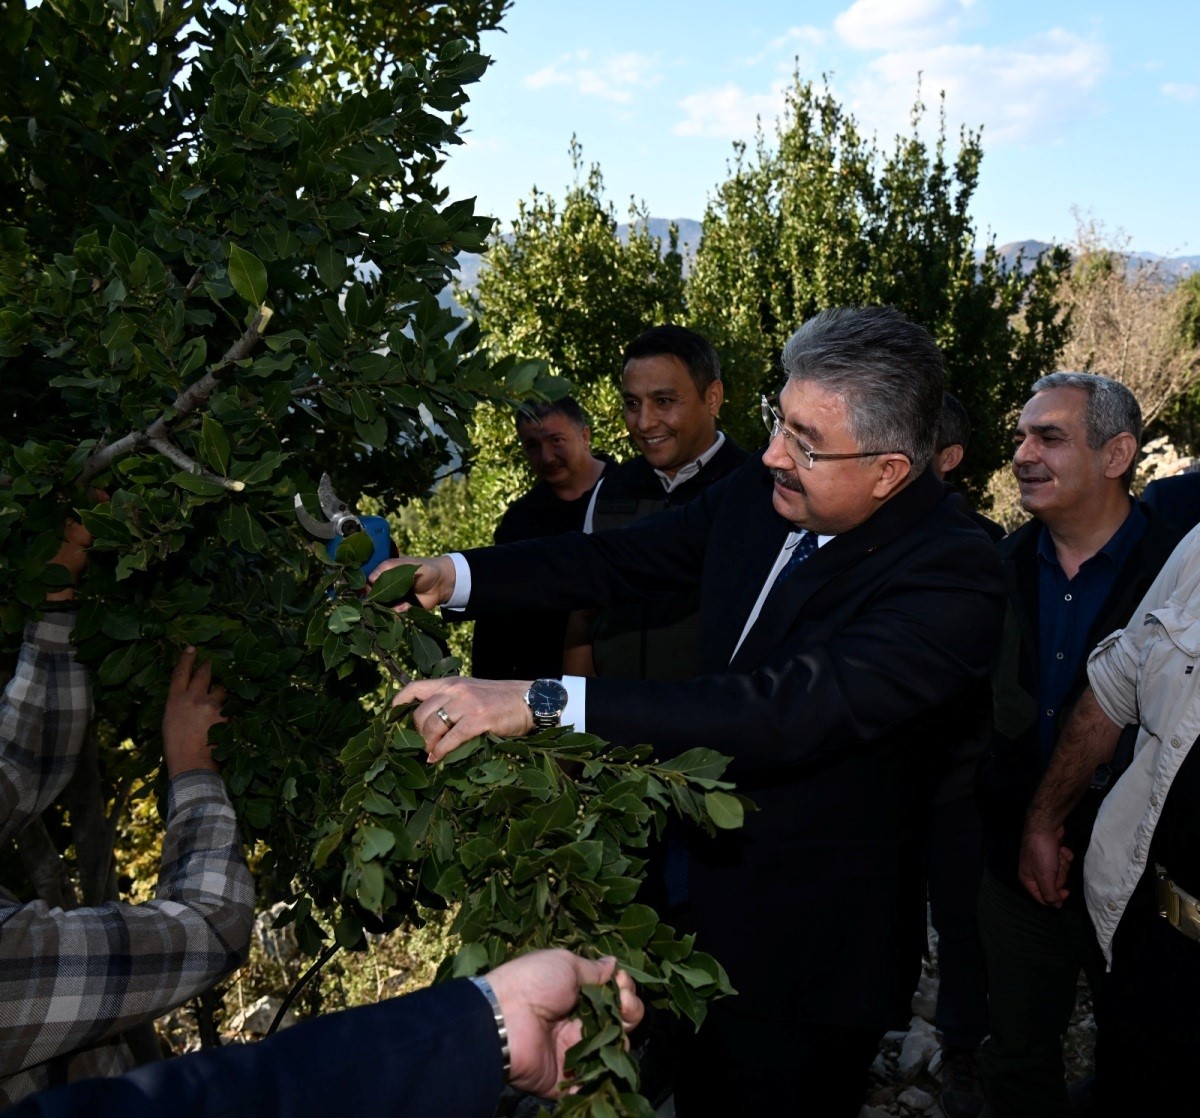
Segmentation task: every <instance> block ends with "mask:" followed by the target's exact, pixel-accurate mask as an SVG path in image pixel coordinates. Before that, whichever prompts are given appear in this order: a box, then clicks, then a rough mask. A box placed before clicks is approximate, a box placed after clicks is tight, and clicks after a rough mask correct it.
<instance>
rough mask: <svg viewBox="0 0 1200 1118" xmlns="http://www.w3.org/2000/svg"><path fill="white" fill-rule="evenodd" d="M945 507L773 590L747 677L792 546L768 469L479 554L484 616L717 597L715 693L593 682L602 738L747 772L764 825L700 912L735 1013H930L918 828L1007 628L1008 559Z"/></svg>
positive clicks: (715, 848)
mask: <svg viewBox="0 0 1200 1118" xmlns="http://www.w3.org/2000/svg"><path fill="white" fill-rule="evenodd" d="M946 493H947V490H946V487H945V486H943V485H942V483H941V482H939V481H937V480H936V479H935V478H934V477H933V476H932V475H931V474H926V475H924V476H922V477H920V478H918V479H917V480H916V481H914V482H912V483H911V484H910V485H909V486H908V487H906V488H905V489H903V490H902V491H901V492H900V493H899V494H897V495H896V496H895V497H893V498H892V499H891V500H890V501H888V502H887V503H886V504H884V505H883V506H882V507H881V508H880V509H879V510H878V511H877V512H876V513H875V514H874V515H873V516H872V517H871V518H870V519H869V520H868V521H867V522H866V523H864V524H862V525H860V526H859V527H857V528H855V529H853V530H852V531H849V532H845V533H843V534H842V535H840V536H838V537H837V538H836V539H834V540H832V541H831V542H830V543H829V544H827V545H826V546H825V547H824V548H822V549H821V550H820V551H818V552H817V553H816V554H815V555H814V556H813V557H812V558H811V559H810V560H808V562H807V563H805V564H804V565H803V566H801V567H800V568H798V569H797V570H796V572H795V573H794V574H793V575H791V576H790V577H789V578H788V579H787V580H786V581H785V582H783V583H782V584H779V585H776V586H775V587H774V588H773V589H772V590H771V592H770V594H769V595H768V597H767V600H766V602H765V604H764V608H763V610H762V613H761V616H760V617H759V619H758V621H757V623H756V624H755V625H754V627H753V629H752V630H751V631H750V633H749V634H748V636H747V638H746V640H745V642H744V643H743V644H742V646H741V648H740V649H739V650H738V652H737V654H736V656H734V655H733V650H734V646H735V644H736V643H737V640H738V637H739V635H740V633H741V631H742V628H743V625H744V623H745V621H746V619H747V617H748V616H749V613H750V610H751V608H752V606H753V604H754V602H755V600H756V598H757V597H758V594H759V591H760V590H761V588H762V586H763V583H764V582H765V580H766V577H767V574H768V572H769V571H770V568H771V566H772V564H773V563H774V560H775V558H776V556H777V554H778V552H779V549H780V547H781V546H782V544H783V542H784V540H785V538H786V537H787V534H788V532H789V531H790V529H791V525H790V524H789V523H788V522H787V521H785V520H784V519H783V518H782V517H780V516H779V515H778V514H777V513H776V512H775V511H774V509H773V507H772V504H771V494H772V481H771V476H770V473H769V472H768V471H767V470H766V469H765V467H764V466H763V465H762V463H761V461H760V460H758V459H757V458H756V459H754V460H752V461H750V462H748V463H747V464H746V465H745V466H744V467H743V468H742V469H740V470H739V471H737V472H736V473H734V474H732V475H730V476H729V477H727V478H725V479H724V480H722V481H720V482H717V483H716V484H715V485H713V486H711V487H710V488H709V489H707V490H706V491H705V493H704V494H703V495H701V496H700V497H698V498H697V499H696V500H695V501H692V502H691V503H689V504H687V505H685V506H683V507H682V508H678V509H668V510H666V511H664V512H661V513H656V514H655V515H654V516H651V517H647V518H646V519H644V520H641V521H639V522H638V523H636V524H633V525H631V526H629V527H628V528H623V529H619V530H617V531H615V532H606V533H601V534H598V535H594V536H583V535H577V534H572V535H568V536H562V537H559V538H558V539H556V540H546V541H536V542H532V543H527V544H518V545H514V546H512V547H509V548H490V549H483V550H480V551H472V552H468V553H467V560H468V562H469V563H470V566H471V570H472V587H473V588H472V596H471V608H472V610H487V609H493V608H499V607H502V606H503V607H509V608H511V607H513V606H520V605H524V604H526V603H531V602H534V601H538V600H545V601H546V604H547V605H549V606H552V607H557V606H560V605H563V606H572V607H586V606H603V605H607V604H608V603H609V602H612V601H634V600H641V599H643V598H654V597H656V596H658V595H662V594H666V593H673V592H675V591H676V590H678V587H679V583H680V580H681V578H686V577H689V576H690V577H692V578H693V579H694V580H696V581H698V583H699V586H700V598H701V605H700V611H701V626H702V631H701V648H700V661H701V672H702V673H704V674H702V675H700V676H699V677H697V678H695V679H693V680H688V681H680V682H657V681H640V680H615V679H596V680H589V681H588V685H587V696H588V697H587V729H588V731H589V732H592V733H595V734H598V735H600V736H601V737H603V738H606V739H608V740H610V741H613V742H617V743H620V744H632V743H636V742H650V743H652V744H653V745H654V746H655V748H656V752H657V753H658V755H659V756H671V755H675V754H679V753H682V752H684V751H685V750H687V749H690V748H692V747H693V746H707V747H709V748H712V749H717V750H720V751H722V752H724V753H727V754H732V755H733V756H734V758H735V762H734V765H733V766H732V767H731V770H730V773H731V775H732V776H734V777H735V779H736V780H737V781H738V783H739V786H740V787H741V788H742V789H744V790H745V791H746V792H747V793H748V794H749V795H750V796H752V797H753V798H754V800H755V801H756V803H757V804H758V806H759V808H760V809H761V810H759V811H758V812H755V813H753V814H751V815H750V816H749V817H748V819H747V823H746V826H745V828H744V829H743V830H741V831H739V832H735V833H727V834H722V835H721V836H719V837H718V838H717V839H715V840H711V841H705V842H703V843H697V844H693V849H692V850H691V862H690V900H691V908H692V920H693V922H694V926H695V929H696V930H697V931H698V932H699V935H700V938H699V939H698V941H697V946H698V947H700V948H702V949H704V950H707V951H711V952H712V953H713V954H715V955H716V956H717V958H719V959H720V960H721V962H722V963H724V964H725V966H726V967H727V969H728V970H729V974H730V978H731V980H732V982H733V984H734V986H735V987H737V989H738V990H739V994H740V996H739V997H738V999H737V1002H736V1005H735V1008H736V1009H739V1010H741V1011H744V1012H747V1013H755V1014H759V1015H762V1016H767V1017H771V1018H775V1019H780V1018H782V1019H792V1020H797V1021H812V1022H829V1023H840V1024H845V1025H850V1026H856V1027H865V1028H875V1027H880V1026H886V1025H887V1024H888V1023H889V1022H890V1021H891V1020H892V1019H893V1017H894V1013H895V1009H896V1005H897V998H900V999H901V1000H903V999H904V998H907V997H909V996H910V995H911V992H912V988H913V987H912V985H911V984H909V979H910V977H911V976H910V974H908V973H907V970H906V973H904V974H903V975H901V974H900V973H899V971H898V969H897V968H898V966H899V963H900V952H901V951H902V946H901V945H900V939H901V937H900V935H899V934H898V922H899V921H900V920H901V919H902V918H906V916H907V914H906V913H903V912H902V911H901V908H902V902H905V901H907V900H909V899H911V898H910V897H906V895H905V892H904V885H905V884H906V883H910V881H909V879H910V876H911V878H912V881H911V883H912V884H913V887H914V889H915V878H916V875H915V872H914V868H915V859H914V858H913V853H914V834H915V830H916V827H915V824H916V818H915V816H916V815H917V814H919V812H920V811H921V809H922V808H923V807H924V806H925V803H926V801H927V796H928V777H929V770H930V768H931V766H932V765H933V764H934V763H935V762H936V761H937V760H938V756H937V754H938V752H939V749H940V748H941V746H942V743H944V742H945V741H946V740H947V739H948V738H950V737H952V733H951V732H950V731H951V729H952V727H953V725H954V723H955V722H956V721H958V720H961V719H962V718H963V717H965V712H964V710H963V705H964V702H965V701H966V700H965V699H964V696H966V694H967V693H968V692H969V691H970V690H971V688H972V687H973V686H974V685H976V684H977V683H978V682H979V681H980V680H982V679H984V678H985V677H986V674H987V670H988V666H989V664H990V662H991V659H992V657H993V655H994V652H995V646H996V641H997V639H998V636H999V632H1000V621H1001V617H1002V615H1003V585H1002V582H1001V579H1000V572H999V563H998V560H997V558H996V554H995V549H994V548H993V547H992V545H991V543H990V542H989V541H988V539H987V537H986V536H985V535H983V533H981V532H980V531H979V530H978V529H977V528H975V527H974V526H973V525H972V524H971V522H970V521H969V520H968V519H967V518H966V517H964V516H963V515H962V514H961V513H959V512H957V511H956V510H955V509H954V508H953V507H952V505H951V504H950V503H948V502H947V501H946V500H945V497H946ZM731 656H732V657H733V659H732V661H731V659H730V658H731ZM902 878H903V879H904V880H902ZM906 984H907V986H906ZM905 986H906V988H903V987H905ZM901 988H903V989H901Z"/></svg>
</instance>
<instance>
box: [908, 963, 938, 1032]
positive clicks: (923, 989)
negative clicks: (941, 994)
mask: <svg viewBox="0 0 1200 1118" xmlns="http://www.w3.org/2000/svg"><path fill="white" fill-rule="evenodd" d="M937 996H938V980H937V979H936V978H934V977H933V976H932V975H929V974H923V975H921V977H920V979H919V980H918V982H917V991H916V993H915V994H913V999H912V1011H913V1013H915V1014H916V1015H917V1016H918V1017H921V1018H923V1019H924V1020H926V1021H932V1020H933V1017H934V1013H935V1012H936V1010H937Z"/></svg>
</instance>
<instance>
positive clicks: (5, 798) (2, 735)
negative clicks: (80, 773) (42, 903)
mask: <svg viewBox="0 0 1200 1118" xmlns="http://www.w3.org/2000/svg"><path fill="white" fill-rule="evenodd" d="M74 625H75V614H74V612H73V611H63V612H60V613H51V614H47V615H46V616H45V617H44V618H42V620H40V621H36V622H33V623H31V624H30V625H28V626H26V628H25V640H24V643H23V644H22V645H21V656H20V659H19V660H18V661H17V669H16V672H15V673H14V674H13V677H12V679H11V680H10V681H9V684H8V687H6V688H5V690H4V698H3V700H0V841H6V840H7V839H9V838H11V837H12V836H13V835H15V834H16V833H17V832H18V831H20V830H21V829H22V828H23V827H24V826H25V825H26V824H27V823H28V822H29V821H30V820H31V819H35V818H36V817H37V816H38V815H40V814H41V812H42V811H43V810H44V809H45V808H46V807H47V805H49V804H50V803H51V801H52V800H53V799H54V797H55V796H57V795H58V793H59V792H61V791H62V788H63V785H65V784H66V783H67V781H68V780H69V779H70V778H71V773H72V772H74V770H75V762H76V760H77V759H78V757H79V750H80V747H81V746H82V744H83V736H84V732H85V731H86V730H87V725H88V720H89V719H90V718H91V715H92V691H91V684H90V681H89V679H88V673H87V669H86V668H84V667H83V666H82V665H81V664H79V663H78V662H77V661H76V659H75V650H74V648H73V647H72V645H71V630H72V629H73V628H74Z"/></svg>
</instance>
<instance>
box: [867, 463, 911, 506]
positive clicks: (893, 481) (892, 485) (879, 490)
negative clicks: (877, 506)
mask: <svg viewBox="0 0 1200 1118" xmlns="http://www.w3.org/2000/svg"><path fill="white" fill-rule="evenodd" d="M911 473H912V463H911V462H910V461H909V460H908V459H907V458H906V457H905V456H904V455H903V454H885V455H883V459H882V461H881V462H880V463H879V478H878V480H877V481H876V482H875V488H874V490H873V491H872V492H873V494H874V496H875V497H877V498H878V499H879V500H881V501H883V500H886V499H887V498H888V497H890V496H891V495H892V494H893V493H895V492H896V490H897V489H899V488H900V487H901V486H902V485H903V484H904V483H905V481H907V480H908V476H909V474H911Z"/></svg>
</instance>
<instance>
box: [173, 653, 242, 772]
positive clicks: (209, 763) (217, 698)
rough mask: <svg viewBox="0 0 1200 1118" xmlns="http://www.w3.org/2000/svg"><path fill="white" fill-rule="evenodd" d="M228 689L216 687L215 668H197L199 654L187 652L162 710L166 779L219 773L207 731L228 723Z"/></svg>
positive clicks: (177, 668) (178, 663)
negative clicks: (223, 709)
mask: <svg viewBox="0 0 1200 1118" xmlns="http://www.w3.org/2000/svg"><path fill="white" fill-rule="evenodd" d="M224 702H225V688H224V687H221V686H220V685H219V684H218V685H216V686H213V683H212V665H211V664H207V663H205V664H201V665H200V666H199V667H197V666H196V650H195V649H194V648H192V647H191V646H189V647H187V648H186V649H184V651H183V653H182V655H180V657H179V660H178V662H177V663H176V665H175V670H174V671H173V672H172V673H171V685H170V688H169V690H168V691H167V705H166V708H165V709H164V710H163V720H162V735H163V759H164V761H165V762H166V766H167V775H168V776H169V777H171V778H172V779H174V778H175V777H177V776H178V775H179V774H180V773H185V772H191V771H193V770H195V769H208V770H209V771H210V772H218V771H220V770H219V767H218V765H217V763H216V761H214V760H213V756H212V747H211V746H210V745H209V743H208V731H209V730H210V729H211V728H212V727H213V726H215V725H216V724H217V723H218V722H228V721H229V720H228V719H227V718H226V717H225V716H224V715H223V714H222V713H221V706H222V704H223V703H224Z"/></svg>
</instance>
